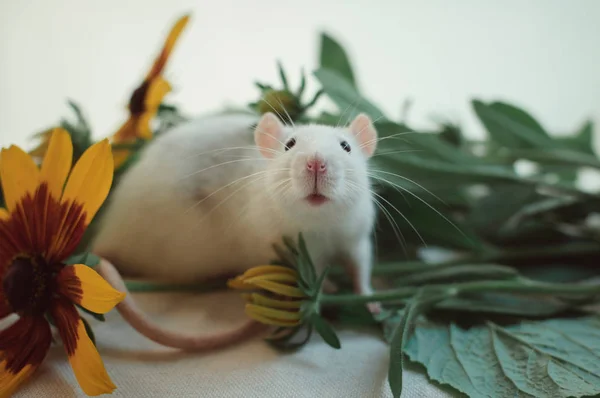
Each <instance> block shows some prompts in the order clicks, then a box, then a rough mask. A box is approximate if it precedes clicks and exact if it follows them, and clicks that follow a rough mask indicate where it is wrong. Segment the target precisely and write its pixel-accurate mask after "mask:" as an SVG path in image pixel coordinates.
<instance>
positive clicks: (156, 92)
mask: <svg viewBox="0 0 600 398" xmlns="http://www.w3.org/2000/svg"><path fill="white" fill-rule="evenodd" d="M188 21H189V16H188V15H186V16H183V17H182V18H180V19H179V20H178V21H177V23H176V24H175V25H174V26H173V28H172V29H171V32H170V33H169V35H168V36H167V40H166V41H165V44H164V46H163V48H162V50H161V52H160V54H159V55H158V57H157V58H156V60H155V61H154V64H153V65H152V68H151V69H150V72H149V73H148V75H147V76H146V78H145V79H144V81H143V82H142V84H141V85H140V86H139V87H138V88H136V89H135V91H134V92H133V94H132V95H131V98H130V100H129V106H128V108H129V118H128V119H127V121H126V122H125V123H124V124H123V126H121V128H120V129H119V130H118V131H117V132H116V133H115V134H114V135H113V137H112V142H113V143H116V144H125V143H133V142H135V141H136V140H137V139H143V140H149V139H151V138H152V129H151V127H150V121H151V120H152V119H153V118H154V116H155V115H156V113H157V112H158V107H159V105H160V104H161V102H162V99H163V98H164V96H165V95H167V93H169V92H170V91H171V85H170V84H169V83H168V82H167V81H166V80H165V79H164V78H163V77H162V71H163V70H164V68H165V65H166V63H167V60H168V59H169V56H170V55H171V52H172V51H173V48H174V47H175V44H176V43H177V39H178V38H179V35H180V34H181V32H182V31H183V29H184V28H185V26H186V25H187V23H188ZM129 155H130V151H129V150H127V149H119V150H115V151H114V156H115V167H116V168H119V166H121V165H122V164H123V163H124V162H125V160H127V158H128V157H129Z"/></svg>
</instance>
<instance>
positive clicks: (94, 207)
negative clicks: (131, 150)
mask: <svg viewBox="0 0 600 398" xmlns="http://www.w3.org/2000/svg"><path fill="white" fill-rule="evenodd" d="M113 172H114V163H113V157H112V152H111V150H110V144H109V143H108V140H107V139H104V140H102V141H100V142H98V143H96V144H94V145H92V146H91V147H90V148H88V149H87V150H86V151H85V153H84V154H83V155H82V156H81V158H79V160H78V161H77V164H75V167H74V168H73V171H72V172H71V176H70V177H69V180H68V181H67V185H66V187H65V191H64V193H63V198H62V201H63V202H70V201H75V202H77V203H79V204H81V205H82V206H83V211H84V212H85V214H86V224H89V223H90V221H91V220H92V218H94V215H96V212H97V211H98V209H99V208H100V206H101V205H102V203H103V202H104V200H105V199H106V196H107V195H108V192H109V190H110V186H111V184H112V179H113Z"/></svg>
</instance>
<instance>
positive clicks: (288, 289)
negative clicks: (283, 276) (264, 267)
mask: <svg viewBox="0 0 600 398" xmlns="http://www.w3.org/2000/svg"><path fill="white" fill-rule="evenodd" d="M253 284H254V285H256V286H258V287H261V288H263V289H265V290H268V291H270V292H273V293H278V294H281V295H283V296H289V297H298V298H303V297H306V295H305V294H304V292H303V291H302V290H300V289H298V288H297V287H292V286H288V285H283V284H281V283H277V282H271V281H264V280H258V281H255V282H253Z"/></svg>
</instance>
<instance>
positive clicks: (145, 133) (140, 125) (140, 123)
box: [135, 112, 156, 140]
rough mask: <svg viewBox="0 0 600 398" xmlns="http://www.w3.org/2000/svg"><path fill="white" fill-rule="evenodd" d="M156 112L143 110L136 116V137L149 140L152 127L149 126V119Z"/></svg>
mask: <svg viewBox="0 0 600 398" xmlns="http://www.w3.org/2000/svg"><path fill="white" fill-rule="evenodd" d="M155 114H156V112H144V113H142V114H141V115H140V116H138V118H137V122H136V125H135V126H136V127H135V129H136V132H135V136H136V138H141V139H144V140H149V139H151V138H152V128H151V127H150V120H152V118H153V117H154V115H155Z"/></svg>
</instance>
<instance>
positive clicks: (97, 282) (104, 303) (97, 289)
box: [58, 264, 125, 314]
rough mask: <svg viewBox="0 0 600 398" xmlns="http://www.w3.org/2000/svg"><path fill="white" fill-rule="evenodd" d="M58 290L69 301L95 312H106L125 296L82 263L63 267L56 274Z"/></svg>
mask: <svg viewBox="0 0 600 398" xmlns="http://www.w3.org/2000/svg"><path fill="white" fill-rule="evenodd" d="M58 281H59V284H60V285H61V286H60V291H61V293H63V294H64V295H65V296H67V297H68V298H69V299H71V301H74V302H76V303H77V304H79V305H81V306H82V307H83V308H85V309H87V310H90V311H92V312H95V313H97V314H106V313H107V312H108V311H110V310H112V309H113V308H114V307H115V305H117V304H119V303H120V302H121V301H123V299H124V298H125V293H121V292H119V291H117V290H115V289H113V287H112V286H110V285H109V284H108V282H106V281H105V280H104V278H102V277H101V276H100V274H98V273H97V272H96V271H94V270H93V269H91V268H90V267H88V266H87V265H83V264H76V265H73V266H70V267H65V268H63V269H62V270H61V272H60V274H59V275H58Z"/></svg>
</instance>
